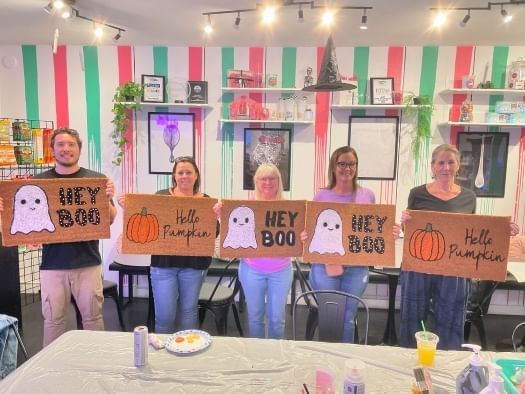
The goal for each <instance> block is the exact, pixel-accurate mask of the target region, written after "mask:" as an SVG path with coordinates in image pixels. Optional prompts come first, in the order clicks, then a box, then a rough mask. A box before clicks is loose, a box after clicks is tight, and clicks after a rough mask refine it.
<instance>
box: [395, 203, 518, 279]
mask: <svg viewBox="0 0 525 394" xmlns="http://www.w3.org/2000/svg"><path fill="white" fill-rule="evenodd" d="M409 212H410V215H411V216H412V218H411V219H410V220H407V221H406V222H405V238H404V242H403V263H402V264H401V269H402V270H405V271H415V272H424V273H428V274H438V275H450V276H460V277H464V278H478V279H486V280H496V281H505V279H506V278H507V257H508V251H509V239H510V226H509V222H510V218H509V217H507V216H505V217H503V216H481V215H464V214H458V213H443V212H430V211H412V210H410V211H409Z"/></svg>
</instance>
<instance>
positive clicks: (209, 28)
mask: <svg viewBox="0 0 525 394" xmlns="http://www.w3.org/2000/svg"><path fill="white" fill-rule="evenodd" d="M204 33H206V34H211V33H213V26H212V25H211V16H210V15H208V22H207V23H206V25H204Z"/></svg>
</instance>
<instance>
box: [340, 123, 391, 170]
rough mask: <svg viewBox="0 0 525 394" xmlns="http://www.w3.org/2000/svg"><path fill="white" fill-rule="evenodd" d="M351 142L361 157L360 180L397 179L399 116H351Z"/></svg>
mask: <svg viewBox="0 0 525 394" xmlns="http://www.w3.org/2000/svg"><path fill="white" fill-rule="evenodd" d="M378 141H381V143H378ZM348 145H349V146H351V147H352V148H354V149H355V150H356V151H357V155H358V156H359V168H358V172H357V175H358V177H359V179H384V180H394V179H396V169H397V152H398V145H399V116H350V120H349V126H348Z"/></svg>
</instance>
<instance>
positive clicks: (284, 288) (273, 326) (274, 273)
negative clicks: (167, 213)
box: [214, 163, 292, 339]
mask: <svg viewBox="0 0 525 394" xmlns="http://www.w3.org/2000/svg"><path fill="white" fill-rule="evenodd" d="M253 180H254V184H255V199H256V200H263V201H274V200H282V192H283V181H282V178H281V173H280V172H279V169H278V168H277V167H276V166H275V165H273V164H269V163H266V164H261V165H260V166H259V167H258V168H257V171H256V172H255V175H254V176H253ZM221 208H222V203H220V202H219V203H217V204H216V205H215V207H214V210H215V213H216V214H217V215H218V216H220V211H221ZM239 279H240V281H241V284H242V288H243V290H244V294H245V296H246V305H247V307H248V329H249V334H250V337H253V338H265V337H266V327H265V315H266V319H267V321H268V335H267V337H268V338H272V339H282V338H283V337H284V325H285V309H286V302H287V300H288V293H289V292H290V288H291V286H292V263H291V258H290V257H259V258H243V259H242V260H241V263H240V265H239Z"/></svg>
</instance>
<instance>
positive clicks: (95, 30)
mask: <svg viewBox="0 0 525 394" xmlns="http://www.w3.org/2000/svg"><path fill="white" fill-rule="evenodd" d="M93 34H95V38H96V39H97V40H98V39H100V38H102V36H103V35H104V29H103V28H102V26H101V25H100V24H98V23H95V24H94V25H93Z"/></svg>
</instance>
